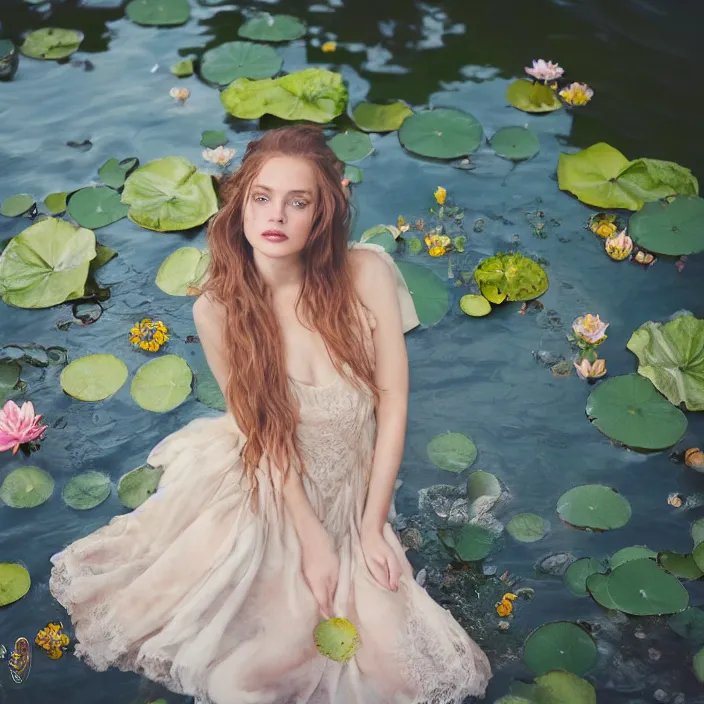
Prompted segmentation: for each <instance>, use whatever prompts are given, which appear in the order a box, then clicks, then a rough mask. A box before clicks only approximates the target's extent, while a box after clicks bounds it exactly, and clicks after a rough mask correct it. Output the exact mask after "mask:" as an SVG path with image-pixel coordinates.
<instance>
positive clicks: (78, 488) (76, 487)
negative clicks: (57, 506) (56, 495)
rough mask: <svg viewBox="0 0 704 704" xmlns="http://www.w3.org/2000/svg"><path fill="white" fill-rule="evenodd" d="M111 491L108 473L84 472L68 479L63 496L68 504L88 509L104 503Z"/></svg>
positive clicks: (80, 509) (79, 509)
mask: <svg viewBox="0 0 704 704" xmlns="http://www.w3.org/2000/svg"><path fill="white" fill-rule="evenodd" d="M110 491H111V487H110V477H108V476H107V474H103V473H102V472H84V473H83V474H78V475H76V476H75V477H71V479H69V480H68V482H67V483H66V486H65V487H64V489H63V491H62V492H61V498H62V499H63V500H64V502H65V503H66V505H67V506H70V507H71V508H75V509H76V510H78V511H87V510H88V509H91V508H95V507H96V506H99V505H100V504H102V503H103V501H105V500H106V499H107V498H108V496H110Z"/></svg>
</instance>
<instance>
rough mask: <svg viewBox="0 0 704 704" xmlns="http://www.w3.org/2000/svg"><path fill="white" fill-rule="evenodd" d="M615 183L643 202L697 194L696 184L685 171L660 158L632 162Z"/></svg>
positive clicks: (689, 173)
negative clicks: (617, 182)
mask: <svg viewBox="0 0 704 704" xmlns="http://www.w3.org/2000/svg"><path fill="white" fill-rule="evenodd" d="M618 181H619V183H620V184H621V185H622V186H623V187H624V188H626V189H627V190H628V191H630V192H631V193H632V194H633V195H634V196H635V197H636V198H638V199H639V200H642V201H643V202H644V203H648V202H650V201H655V200H659V199H660V198H669V197H670V196H675V195H683V196H696V195H698V193H699V182H698V181H697V179H696V178H695V177H694V176H693V175H692V172H691V171H690V170H689V169H688V168H686V167H684V166H680V165H679V164H676V163H675V162H673V161H661V160H660V159H634V160H633V161H631V162H630V163H629V164H628V166H627V167H626V168H624V169H623V171H621V173H620V174H619V175H618Z"/></svg>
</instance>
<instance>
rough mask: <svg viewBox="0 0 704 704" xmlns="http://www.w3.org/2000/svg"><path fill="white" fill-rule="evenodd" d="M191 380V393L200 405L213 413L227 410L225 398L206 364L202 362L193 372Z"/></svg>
mask: <svg viewBox="0 0 704 704" xmlns="http://www.w3.org/2000/svg"><path fill="white" fill-rule="evenodd" d="M193 379H194V384H193V393H194V394H195V397H196V398H197V399H198V400H199V401H200V402H201V403H202V404H204V405H206V406H207V407H208V408H212V409H213V410H215V411H226V410H227V403H226V402H225V397H224V396H223V395H222V391H221V390H220V386H219V385H218V382H217V381H216V379H215V376H214V375H213V372H212V371H210V367H209V366H208V364H207V363H205V362H203V363H202V364H200V365H199V368H196V369H195V370H194V374H193Z"/></svg>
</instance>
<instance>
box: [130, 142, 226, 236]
mask: <svg viewBox="0 0 704 704" xmlns="http://www.w3.org/2000/svg"><path fill="white" fill-rule="evenodd" d="M122 202H123V203H127V205H129V206H130V209H129V213H128V215H129V218H130V220H132V221H134V222H136V223H137V224H138V225H140V226H141V227H144V228H146V229H148V230H155V231H157V232H174V231H177V230H188V229H190V228H192V227H198V226H200V225H202V224H203V223H204V222H206V221H207V220H208V219H209V218H210V217H211V216H212V215H214V214H215V213H216V212H217V209H218V200H217V196H216V195H215V190H214V189H213V182H212V179H211V177H210V176H208V175H207V174H205V173H202V172H200V171H198V169H197V168H196V167H195V166H194V165H193V164H191V162H190V161H188V159H184V158H183V157H180V156H167V157H165V158H163V159H156V160H155V161H150V162H149V163H148V164H145V165H144V166H140V167H139V168H138V169H137V170H136V171H135V172H134V173H132V174H131V175H130V176H129V177H128V178H127V180H126V181H125V189H124V190H123V192H122Z"/></svg>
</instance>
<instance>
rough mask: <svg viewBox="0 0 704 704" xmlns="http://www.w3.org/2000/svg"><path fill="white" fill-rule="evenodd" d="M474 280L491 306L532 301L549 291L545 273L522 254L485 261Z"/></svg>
mask: <svg viewBox="0 0 704 704" xmlns="http://www.w3.org/2000/svg"><path fill="white" fill-rule="evenodd" d="M474 280H475V281H476V282H477V283H478V284H479V288H480V290H481V293H482V295H483V296H484V297H485V298H487V299H488V300H489V301H491V303H503V301H529V300H531V299H533V298H537V297H538V296H541V295H542V294H543V293H545V291H547V288H548V276H547V274H546V273H545V270H544V269H543V268H542V267H541V266H540V264H538V263H537V262H535V261H533V260H532V259H530V258H528V257H525V256H523V255H522V254H520V253H518V252H516V253H510V252H509V253H507V254H503V253H502V252H499V253H498V254H496V255H494V256H493V257H488V258H486V259H483V260H482V261H481V262H479V264H478V265H477V267H476V269H475V270H474Z"/></svg>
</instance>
